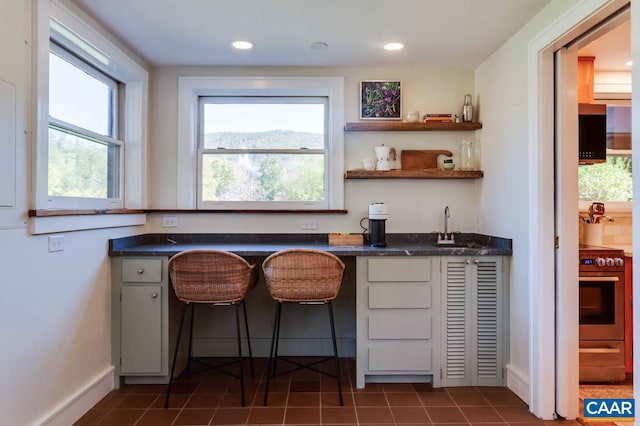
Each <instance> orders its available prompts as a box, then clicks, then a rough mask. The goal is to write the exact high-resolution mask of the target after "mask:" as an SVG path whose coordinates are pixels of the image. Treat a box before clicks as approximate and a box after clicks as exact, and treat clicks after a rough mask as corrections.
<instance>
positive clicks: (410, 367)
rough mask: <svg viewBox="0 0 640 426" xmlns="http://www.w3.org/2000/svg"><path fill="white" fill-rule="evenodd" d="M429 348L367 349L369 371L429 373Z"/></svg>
mask: <svg viewBox="0 0 640 426" xmlns="http://www.w3.org/2000/svg"><path fill="white" fill-rule="evenodd" d="M431 369H432V367H431V347H430V346H429V345H428V344H423V343H419V344H415V345H408V344H407V345H405V344H399V343H395V342H394V344H393V345H388V346H387V345H385V346H376V347H371V348H369V370H371V371H387V370H388V371H430V370H431Z"/></svg>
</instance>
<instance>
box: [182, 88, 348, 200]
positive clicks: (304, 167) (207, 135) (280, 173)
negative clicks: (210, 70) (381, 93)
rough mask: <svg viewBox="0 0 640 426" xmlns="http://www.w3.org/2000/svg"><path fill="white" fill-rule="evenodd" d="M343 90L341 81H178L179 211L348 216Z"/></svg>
mask: <svg viewBox="0 0 640 426" xmlns="http://www.w3.org/2000/svg"><path fill="white" fill-rule="evenodd" d="M342 86H343V85H342V79H341V78H302V77H301V78H277V77H273V78H252V77H237V78H233V77H229V78H226V77H211V78H207V77H182V78H180V83H179V97H180V100H179V102H180V107H179V118H178V122H179V124H178V126H179V133H180V138H179V140H180V141H181V142H180V145H179V150H178V156H179V158H178V181H179V186H180V189H179V191H180V194H179V207H180V208H198V209H213V210H234V209H235V210H326V209H342V207H343V200H342V198H343V196H342V194H343V183H342V182H343V179H342V174H343V168H344V166H343V152H342V122H343V118H342V113H343V106H342V98H343V94H342ZM190 188H194V189H192V190H190ZM192 197H193V198H192Z"/></svg>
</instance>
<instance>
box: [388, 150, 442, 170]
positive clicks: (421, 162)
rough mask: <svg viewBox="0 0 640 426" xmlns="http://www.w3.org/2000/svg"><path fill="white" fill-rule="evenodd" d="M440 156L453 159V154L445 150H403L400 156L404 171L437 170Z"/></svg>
mask: <svg viewBox="0 0 640 426" xmlns="http://www.w3.org/2000/svg"><path fill="white" fill-rule="evenodd" d="M440 155H446V156H448V157H451V156H452V155H453V154H452V153H451V151H447V150H444V149H419V150H412V149H408V150H402V153H401V154H400V161H401V162H402V170H424V169H436V168H437V167H438V156H440Z"/></svg>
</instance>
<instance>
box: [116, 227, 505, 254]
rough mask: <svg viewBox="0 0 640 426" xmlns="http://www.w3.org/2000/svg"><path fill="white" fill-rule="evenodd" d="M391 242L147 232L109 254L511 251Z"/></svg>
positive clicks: (482, 245) (481, 238) (488, 239)
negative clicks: (332, 242) (293, 250)
mask: <svg viewBox="0 0 640 426" xmlns="http://www.w3.org/2000/svg"><path fill="white" fill-rule="evenodd" d="M386 239H387V244H388V246H387V247H384V248H379V247H370V246H368V245H366V244H365V245H357V246H346V245H345V246H342V245H341V246H335V245H329V243H328V235H327V234H144V235H137V236H133V237H124V238H118V239H112V240H109V256H167V257H170V256H173V255H175V254H177V253H180V252H182V251H185V250H191V249H217V250H226V251H230V252H233V253H236V254H237V255H240V256H268V255H270V254H272V253H275V252H277V251H279V250H284V249H290V248H312V249H317V250H325V251H328V252H330V253H333V254H335V255H337V256H342V257H349V256H492V255H493V256H495V255H509V256H510V255H511V254H512V243H511V240H510V239H507V238H500V237H493V236H489V235H483V234H474V233H456V234H455V241H456V244H455V245H438V244H437V243H436V240H437V234H435V233H430V234H387V236H386Z"/></svg>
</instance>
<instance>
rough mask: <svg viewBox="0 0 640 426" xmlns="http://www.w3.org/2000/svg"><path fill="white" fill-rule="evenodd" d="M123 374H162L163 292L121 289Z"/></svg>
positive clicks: (143, 287) (154, 288)
mask: <svg viewBox="0 0 640 426" xmlns="http://www.w3.org/2000/svg"><path fill="white" fill-rule="evenodd" d="M121 306H122V313H121V319H122V330H121V339H122V340H121V345H122V346H121V356H122V359H121V367H120V369H121V372H122V373H123V374H160V373H161V372H162V288H161V287H160V286H159V285H157V286H148V285H130V286H123V287H122V305H121Z"/></svg>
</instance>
